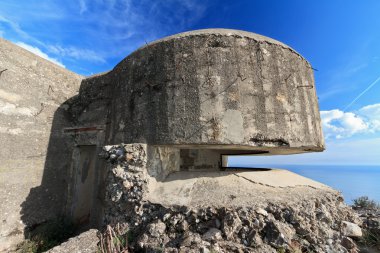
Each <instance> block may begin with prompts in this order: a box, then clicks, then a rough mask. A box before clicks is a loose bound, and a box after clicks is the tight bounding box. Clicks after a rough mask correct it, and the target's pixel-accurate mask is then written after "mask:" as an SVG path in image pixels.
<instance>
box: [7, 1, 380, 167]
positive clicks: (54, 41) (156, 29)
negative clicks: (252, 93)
mask: <svg viewBox="0 0 380 253" xmlns="http://www.w3.org/2000/svg"><path fill="white" fill-rule="evenodd" d="M379 11H380V1H377V0H372V1H371V0H367V1H339V0H337V1H327V0H322V1H311V0H310V1H306V0H297V1H296V0H289V1H281V0H277V1H275V0H274V1H254V0H251V1H238V0H234V1H232V0H231V1H216V0H165V1H164V0H163V1H146V0H139V1H134V0H123V1H121V0H70V1H69V0H66V1H65V0H45V1H41V0H18V1H15V0H2V1H1V2H0V36H1V37H3V38H5V39H7V40H10V41H12V42H14V43H17V44H18V45H20V46H22V47H24V48H26V49H28V50H30V51H32V52H34V53H36V54H38V55H40V56H42V57H44V58H47V59H50V60H51V61H53V62H55V63H57V64H59V65H61V66H63V67H65V68H67V69H69V70H72V71H74V72H77V73H79V74H82V75H91V74H93V73H98V72H102V71H106V70H109V69H111V68H112V67H113V66H115V65H116V64H117V63H118V62H119V61H120V60H122V59H123V58H124V57H126V56H127V55H128V54H130V53H131V52H132V51H134V50H136V49H137V48H138V47H140V46H142V45H143V44H145V43H146V42H151V41H153V40H156V39H158V38H161V37H164V36H167V35H171V34H175V33H179V32H183V31H187V30H193V29H202V28H233V29H240V30H246V31H251V32H255V33H259V34H262V35H266V36H269V37H272V38H274V39H277V40H280V41H282V42H284V43H285V44H288V45H289V46H291V47H293V48H294V49H295V50H297V51H298V52H299V53H301V54H302V55H303V56H304V57H305V58H306V59H307V60H308V61H309V62H310V63H311V64H312V65H313V67H314V68H315V69H317V70H318V71H316V72H315V80H316V87H317V93H318V97H319V103H320V109H321V115H322V119H323V128H324V133H325V137H326V143H327V150H326V151H325V152H323V153H319V154H306V155H295V156H280V157H270V158H269V159H268V158H267V159H265V158H252V157H250V158H242V159H240V162H243V163H256V164H260V163H268V162H269V163H272V164H282V163H290V164H376V165H379V164H380V79H379V78H380V46H379V45H380V15H379V14H378V13H379Z"/></svg>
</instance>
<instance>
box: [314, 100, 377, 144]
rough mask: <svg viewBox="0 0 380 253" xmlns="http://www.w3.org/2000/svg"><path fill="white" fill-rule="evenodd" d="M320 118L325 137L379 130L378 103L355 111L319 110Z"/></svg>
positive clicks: (349, 135)
mask: <svg viewBox="0 0 380 253" xmlns="http://www.w3.org/2000/svg"><path fill="white" fill-rule="evenodd" d="M321 118H322V126H323V130H324V134H325V137H326V139H341V138H348V137H351V136H353V135H357V134H366V133H376V132H380V104H373V105H368V106H364V107H363V108H361V109H359V110H357V111H355V112H344V111H341V110H339V109H334V110H329V111H321Z"/></svg>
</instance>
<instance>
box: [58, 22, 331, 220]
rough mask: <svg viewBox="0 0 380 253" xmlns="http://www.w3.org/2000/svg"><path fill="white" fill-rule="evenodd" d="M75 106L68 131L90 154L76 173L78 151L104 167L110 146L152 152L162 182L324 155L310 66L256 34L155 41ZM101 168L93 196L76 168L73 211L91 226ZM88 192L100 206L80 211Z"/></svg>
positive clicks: (89, 86)
mask: <svg viewBox="0 0 380 253" xmlns="http://www.w3.org/2000/svg"><path fill="white" fill-rule="evenodd" d="M66 104H67V106H68V112H69V113H70V115H71V120H72V125H73V127H72V128H67V129H66V130H65V131H66V134H68V135H70V137H68V138H74V139H75V140H74V143H75V144H76V145H77V147H79V149H80V151H78V149H77V151H75V152H74V154H73V162H72V164H74V165H75V164H81V162H79V161H82V160H83V157H82V156H79V157H78V156H77V155H76V153H78V152H82V153H83V152H84V153H86V152H87V153H88V152H90V153H91V154H92V155H89V156H91V158H88V159H89V160H94V161H95V160H97V159H98V160H99V158H94V156H95V154H96V155H98V154H99V153H101V152H100V151H101V149H102V148H103V147H107V146H108V145H114V144H118V143H126V144H134V143H143V144H146V145H147V146H146V150H145V151H144V152H146V153H147V154H146V155H147V165H146V167H145V169H146V170H147V173H148V174H149V177H150V178H151V179H152V180H153V181H160V182H164V181H165V179H166V178H167V177H168V175H170V174H172V173H176V172H182V173H183V172H194V171H196V172H199V173H202V172H217V171H220V170H223V169H226V168H228V162H227V159H226V157H227V156H228V155H278V154H287V155H290V154H297V153H305V152H320V151H323V150H324V139H323V136H322V130H321V124H320V116H319V109H318V101H317V97H316V90H315V86H314V77H313V69H312V68H311V66H310V64H309V63H308V62H307V61H306V60H305V59H304V58H303V57H302V56H301V55H299V54H298V53H297V52H296V51H294V50H293V49H292V48H290V47H288V46H287V45H285V44H283V43H281V42H278V41H276V40H273V39H270V38H267V37H264V36H261V35H257V34H253V33H249V32H243V31H237V30H227V29H207V30H198V31H192V32H186V33H181V34H178V35H173V36H169V37H166V38H164V39H161V40H158V41H155V42H152V43H150V44H148V45H145V46H143V47H142V48H140V49H138V50H137V51H135V52H133V53H132V54H131V55H129V56H128V57H126V58H125V59H124V60H122V61H121V62H120V63H119V64H118V65H117V66H116V67H115V68H114V69H113V70H111V71H109V72H107V73H103V74H99V75H96V76H92V77H89V78H87V79H85V80H83V82H82V84H81V87H80V91H79V94H78V95H77V96H76V97H73V98H72V99H70V100H68V101H67V102H66ZM88 145H93V146H92V147H91V148H90V147H89V146H88ZM87 149H91V150H92V151H89V150H87ZM82 150H87V151H82ZM108 151H109V150H108ZM115 152H116V151H115ZM123 152H124V151H123ZM111 155H112V154H111ZM125 159H128V156H125ZM98 160H97V161H96V162H94V164H97V165H96V166H95V165H94V166H95V167H94V168H93V170H94V172H93V173H94V174H91V177H93V178H91V177H89V178H90V179H89V180H91V181H92V182H94V184H95V185H96V187H93V188H92V187H90V186H88V187H87V188H86V187H84V186H83V185H81V184H83V182H82V181H78V178H79V177H81V175H83V170H84V167H83V166H74V165H72V167H71V179H70V182H71V183H70V186H69V194H68V195H69V196H71V197H69V200H68V204H67V207H68V208H67V210H68V212H69V213H70V215H71V216H74V217H76V218H77V220H80V219H83V217H85V219H87V220H88V223H91V222H90V220H93V222H95V221H96V220H99V219H98V217H100V216H101V215H102V214H101V211H100V213H99V211H96V212H95V214H94V215H93V216H94V217H93V218H91V217H90V218H88V217H87V216H86V215H87V214H88V213H91V210H102V208H101V206H102V204H101V199H103V198H104V196H103V195H102V194H104V193H103V191H104V187H103V188H102V183H101V182H102V181H104V177H105V175H104V173H101V172H96V171H97V170H99V171H101V170H102V169H104V166H105V165H104V163H103V164H102V163H101V162H100V161H98ZM83 163H84V161H82V164H83ZM102 166H103V167H102ZM89 171H92V170H91V169H90V170H89ZM91 173H92V172H91ZM89 175H90V174H89ZM188 175H192V174H191V173H189V174H188ZM81 178H82V177H81ZM148 181H149V180H148ZM148 184H149V182H148ZM82 186H83V187H82ZM88 191H92V195H91V196H92V197H90V198H92V201H90V202H88V203H87V204H85V207H83V206H80V205H78V204H76V201H78V199H80V198H81V196H82V195H83V194H85V195H86V196H88V194H87V193H86V192H88ZM73 196H74V197H73ZM89 206H91V207H89ZM80 210H86V211H84V213H80V212H81V211H80ZM78 212H79V213H80V215H77V214H78ZM86 217H87V218H86Z"/></svg>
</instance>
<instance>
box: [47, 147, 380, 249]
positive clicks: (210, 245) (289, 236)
mask: <svg viewBox="0 0 380 253" xmlns="http://www.w3.org/2000/svg"><path fill="white" fill-rule="evenodd" d="M103 156H104V158H105V159H107V161H108V178H107V182H108V184H107V191H106V203H105V204H106V209H105V217H104V223H105V224H109V225H110V226H109V227H108V228H107V230H106V231H105V232H104V233H103V234H102V236H100V233H99V234H98V236H100V237H101V243H99V244H98V245H100V246H101V247H102V248H103V251H102V252H173V253H177V252H204V253H206V252H239V253H240V252H253V253H254V252H257V253H264V252H265V253H267V252H268V253H270V252H274V253H278V252H281V253H282V252H283V253H285V252H287V253H301V252H317V253H337V252H342V253H343V252H344V253H348V252H350V253H354V252H368V253H375V252H377V251H376V245H373V244H372V243H373V242H374V241H375V240H376V236H378V235H379V234H380V233H379V211H378V210H372V209H371V210H369V209H363V208H357V210H353V209H352V208H351V207H349V206H347V205H346V204H345V203H344V202H343V198H342V197H341V195H340V193H338V192H336V191H333V190H329V189H327V188H326V189H325V188H319V187H306V188H305V187H292V188H291V189H289V188H288V187H279V188H278V189H277V188H276V193H277V194H278V195H279V197H278V198H272V199H269V200H268V199H266V200H265V201H264V200H262V199H260V198H257V199H256V200H257V201H258V203H250V205H240V206H239V205H224V206H220V205H219V206H217V205H214V204H212V203H215V201H214V202H210V204H209V205H207V204H205V201H203V202H200V203H202V205H165V206H164V205H162V204H158V203H152V202H150V201H148V200H146V199H145V198H144V196H146V195H147V191H148V188H149V187H147V183H148V181H149V180H150V179H149V175H147V173H146V171H147V170H146V169H145V166H146V161H147V159H146V153H145V149H144V147H143V146H139V145H132V146H128V145H125V146H110V147H107V148H106V149H105V152H104V154H103ZM260 187H267V188H266V189H267V190H268V191H271V190H273V189H272V188H273V187H272V188H270V187H269V186H262V185H261V186H260ZM257 189H261V188H257ZM300 191H303V194H298V195H297V192H300ZM197 194H198V193H197ZM258 194H260V191H258ZM271 194H274V192H272V193H271ZM289 195H291V196H293V197H291V198H290V197H289ZM294 196H296V197H294ZM210 197H212V196H210V193H208V192H204V197H203V198H204V199H207V198H210ZM253 198H254V197H253ZM254 199H255V198H254ZM279 200H285V201H279ZM206 203H207V202H206ZM112 227H113V228H114V230H112V229H111V228H112ZM116 228H117V229H116ZM369 233H371V234H374V235H375V239H371V240H370V239H368V238H370V237H368V235H369ZM376 233H377V234H376ZM91 236H92V238H93V239H92V240H90V241H92V242H94V241H96V242H98V241H99V238H98V237H97V236H96V235H95V233H93V232H92V233H91ZM83 238H85V239H86V240H87V241H88V240H89V238H88V234H87V235H86V236H83ZM107 238H108V239H107ZM377 240H378V238H377ZM70 242H72V243H74V244H76V245H78V250H79V249H83V245H84V244H83V242H81V240H71V241H69V242H67V243H68V244H67V243H66V244H65V245H64V246H62V245H61V246H60V248H54V249H53V250H52V251H51V252H54V253H57V252H67V251H64V249H65V248H69V249H70V250H72V251H71V252H79V251H78V250H77V251H75V247H73V246H72V245H71V244H70ZM91 245H93V243H92V244H91ZM79 247H81V248H79ZM359 247H360V248H359ZM377 247H378V245H377ZM112 248H114V249H116V248H117V249H118V250H115V251H112ZM80 251H81V252H82V250H80ZM86 252H88V251H86Z"/></svg>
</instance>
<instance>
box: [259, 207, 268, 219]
mask: <svg viewBox="0 0 380 253" xmlns="http://www.w3.org/2000/svg"><path fill="white" fill-rule="evenodd" d="M256 213H257V214H261V215H262V216H265V217H266V216H268V212H267V211H265V210H264V209H262V208H259V209H257V210H256Z"/></svg>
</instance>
